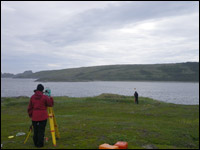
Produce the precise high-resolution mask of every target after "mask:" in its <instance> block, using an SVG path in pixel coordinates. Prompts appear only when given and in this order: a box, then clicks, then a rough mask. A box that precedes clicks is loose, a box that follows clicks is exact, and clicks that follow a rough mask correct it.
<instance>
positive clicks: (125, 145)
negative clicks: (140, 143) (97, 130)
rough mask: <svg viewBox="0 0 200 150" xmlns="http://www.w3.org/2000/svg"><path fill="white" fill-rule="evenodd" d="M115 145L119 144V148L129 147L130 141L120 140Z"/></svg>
mask: <svg viewBox="0 0 200 150" xmlns="http://www.w3.org/2000/svg"><path fill="white" fill-rule="evenodd" d="M115 146H118V147H119V149H127V148H128V143H127V142H123V141H118V142H117V143H115Z"/></svg>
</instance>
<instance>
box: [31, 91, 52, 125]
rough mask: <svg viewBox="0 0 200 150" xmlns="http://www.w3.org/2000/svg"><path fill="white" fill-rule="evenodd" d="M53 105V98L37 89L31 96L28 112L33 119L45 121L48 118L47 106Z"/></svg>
mask: <svg viewBox="0 0 200 150" xmlns="http://www.w3.org/2000/svg"><path fill="white" fill-rule="evenodd" d="M52 106H53V98H52V97H50V98H49V97H48V96H46V95H43V93H42V92H41V91H36V92H35V94H34V95H33V96H31V99H30V102H29V106H28V114H29V117H30V118H32V121H43V120H46V119H47V118H48V112H47V107H52Z"/></svg>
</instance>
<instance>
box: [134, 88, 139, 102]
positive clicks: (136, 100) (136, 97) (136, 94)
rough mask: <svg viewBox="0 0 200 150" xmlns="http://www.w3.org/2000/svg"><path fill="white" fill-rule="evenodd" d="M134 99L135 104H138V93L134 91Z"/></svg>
mask: <svg viewBox="0 0 200 150" xmlns="http://www.w3.org/2000/svg"><path fill="white" fill-rule="evenodd" d="M134 97H135V103H136V104H138V103H139V102H138V93H137V91H135V93H134Z"/></svg>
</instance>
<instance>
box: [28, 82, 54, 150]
mask: <svg viewBox="0 0 200 150" xmlns="http://www.w3.org/2000/svg"><path fill="white" fill-rule="evenodd" d="M43 90H44V86H43V85H42V84H38V85H37V89H36V90H34V92H35V94H34V95H32V96H31V98H30V102H29V106H28V114H29V117H30V118H32V125H33V129H34V135H33V142H34V144H35V146H36V147H43V146H44V133H45V127H46V123H47V119H48V112H47V107H53V104H54V102H53V98H52V97H48V96H46V95H44V94H43Z"/></svg>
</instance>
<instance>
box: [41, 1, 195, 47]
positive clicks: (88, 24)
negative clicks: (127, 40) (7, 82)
mask: <svg viewBox="0 0 200 150" xmlns="http://www.w3.org/2000/svg"><path fill="white" fill-rule="evenodd" d="M195 5H196V3H195V2H130V3H124V4H122V5H120V6H112V7H111V6H110V7H106V8H104V9H91V10H88V11H85V12H83V13H81V14H78V15H75V16H73V17H72V18H71V19H70V20H68V19H67V20H66V21H62V24H56V27H54V28H51V29H47V30H44V34H43V37H41V40H44V41H45V42H47V43H50V44H52V45H55V46H64V45H68V44H77V43H79V42H85V41H92V40H99V39H101V37H99V35H98V31H99V32H106V30H109V29H114V28H121V27H123V26H125V25H127V24H129V23H137V22H141V21H144V20H146V19H148V20H151V19H158V18H163V17H170V16H175V15H183V14H185V13H187V14H188V13H193V12H194V9H195V8H196V6H195ZM63 20H65V18H63Z"/></svg>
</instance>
